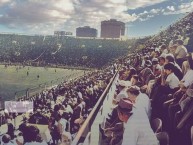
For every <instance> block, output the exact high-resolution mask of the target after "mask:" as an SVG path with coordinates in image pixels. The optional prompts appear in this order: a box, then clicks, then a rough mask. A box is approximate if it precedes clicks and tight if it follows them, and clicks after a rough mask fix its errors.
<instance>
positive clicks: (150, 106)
mask: <svg viewBox="0 0 193 145" xmlns="http://www.w3.org/2000/svg"><path fill="white" fill-rule="evenodd" d="M192 17H193V13H190V14H189V15H188V16H186V17H185V18H184V19H182V20H181V21H179V22H178V23H176V24H174V25H171V26H170V27H169V28H168V29H167V30H166V31H162V32H161V33H160V34H159V35H157V36H155V37H153V38H152V39H150V40H148V41H147V42H146V43H145V44H144V48H143V49H142V50H140V51H135V52H134V53H132V54H130V55H129V57H125V58H124V60H123V61H122V62H123V63H122V69H121V70H120V71H119V78H118V80H117V82H116V92H115V95H114V96H113V97H114V99H113V102H112V103H113V104H114V105H115V106H114V109H113V110H112V112H111V113H109V114H108V116H106V120H105V121H104V122H103V124H101V125H100V129H99V130H100V133H101V136H102V142H101V144H105V145H106V144H111V145H115V144H116V145H119V144H122V145H128V144H132V145H158V144H159V143H160V144H164V145H165V144H167V145H168V144H170V145H177V144H180V145H190V144H193V142H191V140H192V138H193V134H192V129H191V126H193V120H192V118H193V108H192V105H193V51H192V47H193V46H189V44H190V43H192V42H191V40H192V38H191V37H190V36H191V35H192V33H193V29H192V28H193V27H192V26H193V19H192ZM187 37H188V38H187ZM187 39H190V41H187ZM186 41H187V42H186ZM187 47H188V48H187Z"/></svg>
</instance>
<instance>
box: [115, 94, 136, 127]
mask: <svg viewBox="0 0 193 145" xmlns="http://www.w3.org/2000/svg"><path fill="white" fill-rule="evenodd" d="M132 107H133V104H132V101H131V100H129V99H128V98H123V99H121V100H120V101H119V104H118V107H117V112H118V117H119V119H120V120H121V121H123V122H125V123H126V122H127V121H128V119H129V117H130V116H131V115H132Z"/></svg>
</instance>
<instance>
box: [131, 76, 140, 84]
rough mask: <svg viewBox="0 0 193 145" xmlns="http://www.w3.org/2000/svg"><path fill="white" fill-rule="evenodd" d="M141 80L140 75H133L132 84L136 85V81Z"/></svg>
mask: <svg viewBox="0 0 193 145" xmlns="http://www.w3.org/2000/svg"><path fill="white" fill-rule="evenodd" d="M138 81H139V76H138V75H133V76H132V78H131V85H136V83H137V82H138Z"/></svg>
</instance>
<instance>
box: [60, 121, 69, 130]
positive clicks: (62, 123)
mask: <svg viewBox="0 0 193 145" xmlns="http://www.w3.org/2000/svg"><path fill="white" fill-rule="evenodd" d="M67 123H68V121H67V120H66V119H63V118H61V119H60V124H61V125H62V130H63V132H65V129H66V124H67Z"/></svg>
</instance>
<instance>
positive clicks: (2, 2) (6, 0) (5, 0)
mask: <svg viewBox="0 0 193 145" xmlns="http://www.w3.org/2000/svg"><path fill="white" fill-rule="evenodd" d="M9 2H11V0H0V7H1V6H3V5H5V4H7V3H9Z"/></svg>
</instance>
